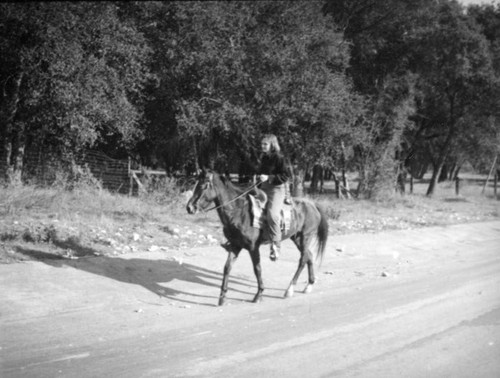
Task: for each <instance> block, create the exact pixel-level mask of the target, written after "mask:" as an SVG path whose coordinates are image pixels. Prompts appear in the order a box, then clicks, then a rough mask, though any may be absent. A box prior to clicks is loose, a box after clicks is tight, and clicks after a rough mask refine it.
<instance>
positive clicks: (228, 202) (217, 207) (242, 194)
mask: <svg viewBox="0 0 500 378" xmlns="http://www.w3.org/2000/svg"><path fill="white" fill-rule="evenodd" d="M259 184H260V182H257V183H255V184H253V185H252V186H250V188H248V189H247V190H246V191H244V192H243V193H241V194H239V195H237V196H236V197H234V198H233V199H231V200H229V201H227V202H226V203H223V204H222V205H219V206H214V207H211V208H210V209H206V210H203V212H205V213H207V212H209V211H210V210H216V209H220V208H221V207H224V206H226V205H228V204H230V203H231V202H234V201H236V200H237V199H239V198H241V197H243V196H244V195H246V194H248V193H250V192H251V191H252V189H253V188H255V187H256V186H257V185H259Z"/></svg>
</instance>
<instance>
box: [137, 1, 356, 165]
mask: <svg viewBox="0 0 500 378" xmlns="http://www.w3.org/2000/svg"><path fill="white" fill-rule="evenodd" d="M320 5H321V4H320V3H317V2H307V1H298V2H292V3H286V2H272V1H266V2H213V3H206V2H190V3H182V2H181V3H174V4H163V5H162V6H161V7H159V8H157V9H156V10H155V11H154V12H153V13H152V14H151V15H150V17H149V19H148V20H149V21H148V22H146V21H145V22H144V24H148V25H149V24H151V23H152V22H154V25H155V26H154V27H153V28H152V30H150V31H149V32H145V34H146V35H147V36H148V38H149V39H150V40H151V41H152V45H153V46H156V47H158V48H159V49H158V51H156V48H155V51H156V54H158V56H161V61H162V62H164V63H165V64H164V65H158V66H157V67H156V68H155V70H156V71H155V72H158V75H159V77H160V78H161V79H160V84H159V86H158V88H157V90H155V91H154V93H155V95H154V97H155V100H154V101H153V102H152V103H151V105H152V106H151V107H150V108H148V110H150V111H151V112H150V113H148V114H147V116H148V118H149V119H151V121H152V122H151V123H150V124H149V127H150V130H155V135H162V137H160V138H157V139H156V142H158V144H156V146H157V147H158V151H160V150H166V149H167V146H168V140H172V139H174V140H175V141H176V145H181V146H184V148H183V149H182V150H181V151H180V154H179V155H178V156H177V158H178V159H179V158H180V159H181V160H184V161H187V162H189V161H191V162H192V163H197V164H199V165H214V164H215V165H219V167H220V168H219V169H222V167H224V166H226V167H229V168H231V169H236V168H237V165H238V164H239V163H240V162H241V161H242V160H244V159H248V158H251V157H255V155H256V154H257V150H256V149H255V147H256V146H257V145H258V139H259V138H260V136H261V134H262V133H265V132H273V133H276V134H277V135H278V136H279V137H280V140H281V141H282V144H283V145H284V147H285V149H286V150H287V152H288V153H289V155H290V156H291V157H292V160H293V162H294V163H296V164H299V165H300V166H302V167H305V166H307V164H312V163H313V162H314V161H316V160H318V159H326V158H327V157H328V155H329V154H330V152H331V150H332V144H333V141H335V138H336V136H337V135H338V134H339V133H341V132H342V133H344V134H347V131H346V130H347V128H348V127H349V125H350V124H351V123H352V121H351V119H350V118H349V117H350V115H352V113H354V110H353V109H351V102H352V101H351V97H352V94H351V90H350V85H349V83H348V81H347V80H346V78H345V73H344V72H345V69H346V65H347V57H348V55H347V46H346V45H345V44H343V43H342V35H341V34H340V33H338V32H336V31H335V29H334V27H333V24H332V23H331V22H330V21H329V20H328V19H326V18H324V17H323V16H322V15H321V8H320ZM153 14H156V16H153ZM160 14H163V15H164V17H163V18H161V17H159V15H160ZM153 20H154V21H153ZM159 109H164V110H166V113H168V114H166V113H161V112H159ZM153 114H163V115H164V116H165V117H164V119H165V118H167V119H168V120H169V122H168V124H167V122H165V121H163V122H162V121H161V119H160V118H161V117H158V116H153ZM172 115H173V116H174V118H175V120H174V121H173V120H172V118H170V117H171V116H172ZM348 115H349V116H348ZM153 149H154V148H153Z"/></svg>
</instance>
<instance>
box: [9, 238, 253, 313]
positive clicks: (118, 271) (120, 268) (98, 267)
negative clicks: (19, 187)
mask: <svg viewBox="0 0 500 378" xmlns="http://www.w3.org/2000/svg"><path fill="white" fill-rule="evenodd" d="M85 248H88V247H85ZM16 252H17V253H20V254H22V255H25V256H27V257H29V258H30V259H34V260H39V261H42V262H43V263H45V264H47V265H50V266H53V267H64V266H67V267H72V268H74V269H78V270H82V271H85V272H88V273H92V274H96V275H100V276H103V277H107V278H110V279H113V280H116V281H120V282H124V283H128V284H134V285H140V286H142V287H144V288H145V289H147V290H149V291H151V292H153V293H154V294H156V295H158V296H159V297H163V298H169V299H171V300H173V301H178V302H184V303H190V304H196V305H204V306H215V303H216V299H217V298H218V297H217V296H212V295H203V294H198V293H196V292H187V291H183V290H179V289H176V288H174V286H177V287H179V286H182V284H179V283H178V282H177V283H176V285H173V283H174V281H184V282H185V283H187V284H198V285H200V292H202V291H203V290H202V288H203V287H206V286H211V287H214V288H219V287H220V282H221V280H222V274H221V273H220V272H215V271H213V270H210V269H206V268H202V267H199V266H196V265H192V264H187V263H182V264H181V263H180V262H179V261H176V260H174V259H161V260H149V259H142V258H130V259H124V258H120V257H107V256H98V257H88V258H82V259H69V258H65V257H63V256H58V255H54V254H50V253H47V252H43V251H40V250H36V249H29V248H25V247H20V246H18V247H17V248H16ZM230 281H231V282H232V283H233V285H232V288H231V290H232V291H237V292H240V293H243V294H245V295H247V294H248V295H249V296H251V295H252V290H253V289H254V288H256V284H255V282H252V281H251V280H249V279H245V278H242V277H232V278H231V279H230ZM234 284H239V285H240V286H241V285H243V286H244V289H243V290H238V289H236V288H235V287H234ZM245 288H248V289H249V290H248V291H247V290H245ZM215 292H216V293H217V294H218V290H216V291H215ZM190 298H193V299H190ZM202 298H210V299H212V298H213V299H214V300H213V304H207V303H206V301H204V300H203V299H202ZM211 302H212V301H211Z"/></svg>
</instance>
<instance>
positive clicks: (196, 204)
mask: <svg viewBox="0 0 500 378" xmlns="http://www.w3.org/2000/svg"><path fill="white" fill-rule="evenodd" d="M213 179H214V173H213V172H211V171H207V170H205V169H204V170H202V171H201V173H200V174H199V175H198V178H197V179H196V185H195V186H194V190H193V195H192V196H191V198H190V199H189V201H188V203H187V205H186V210H187V212H188V213H189V214H196V212H197V211H198V210H199V209H201V210H205V209H206V208H207V207H208V206H209V205H210V203H211V202H212V201H214V200H215V198H216V197H217V193H216V192H215V189H214V185H213Z"/></svg>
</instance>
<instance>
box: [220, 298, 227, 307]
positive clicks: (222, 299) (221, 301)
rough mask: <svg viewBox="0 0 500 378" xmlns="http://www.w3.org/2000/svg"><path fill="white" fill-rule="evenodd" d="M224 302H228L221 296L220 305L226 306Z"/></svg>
mask: <svg viewBox="0 0 500 378" xmlns="http://www.w3.org/2000/svg"><path fill="white" fill-rule="evenodd" d="M224 303H226V298H219V306H224Z"/></svg>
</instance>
